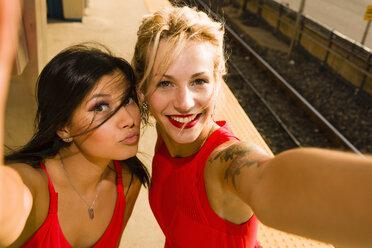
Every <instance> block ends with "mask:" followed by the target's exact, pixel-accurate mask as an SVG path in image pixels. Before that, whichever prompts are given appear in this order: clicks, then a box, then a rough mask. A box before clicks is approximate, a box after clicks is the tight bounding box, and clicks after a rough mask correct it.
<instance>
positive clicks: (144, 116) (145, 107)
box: [140, 102, 149, 124]
mask: <svg viewBox="0 0 372 248" xmlns="http://www.w3.org/2000/svg"><path fill="white" fill-rule="evenodd" d="M140 111H141V119H142V121H143V122H144V123H145V124H146V123H147V121H148V120H149V114H148V111H149V106H148V105H147V103H146V102H143V103H142V104H141V107H140Z"/></svg>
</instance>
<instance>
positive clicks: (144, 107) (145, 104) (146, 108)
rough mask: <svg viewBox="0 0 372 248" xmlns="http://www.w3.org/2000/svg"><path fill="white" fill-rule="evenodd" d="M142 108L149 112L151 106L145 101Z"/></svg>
mask: <svg viewBox="0 0 372 248" xmlns="http://www.w3.org/2000/svg"><path fill="white" fill-rule="evenodd" d="M141 108H142V110H143V111H144V112H147V111H148V110H149V106H148V105H147V103H146V102H143V103H142V104H141Z"/></svg>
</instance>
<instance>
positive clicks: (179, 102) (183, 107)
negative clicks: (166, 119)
mask: <svg viewBox="0 0 372 248" xmlns="http://www.w3.org/2000/svg"><path fill="white" fill-rule="evenodd" d="M194 97H195V96H194V93H193V92H192V91H191V90H190V89H189V88H188V87H186V86H184V87H179V88H178V89H177V94H176V95H175V99H174V107H175V109H176V110H177V111H179V112H181V113H185V112H187V111H189V110H190V109H191V108H192V107H194V105H195V99H194Z"/></svg>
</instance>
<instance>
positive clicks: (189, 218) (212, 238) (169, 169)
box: [149, 122, 261, 248]
mask: <svg viewBox="0 0 372 248" xmlns="http://www.w3.org/2000/svg"><path fill="white" fill-rule="evenodd" d="M217 124H218V125H219V126H220V128H219V129H218V130H216V131H215V132H214V133H213V134H212V135H211V136H210V137H209V138H208V140H207V141H206V142H205V143H204V145H203V147H202V148H201V149H200V150H199V152H198V153H196V154H194V155H192V156H190V157H186V158H172V157H171V156H170V155H169V152H168V150H167V147H166V145H165V143H164V142H163V140H162V139H161V137H160V136H159V138H158V141H157V144H156V148H155V156H154V158H153V164H152V182H151V187H150V195H149V198H150V205H151V209H152V211H153V213H154V215H155V217H156V219H157V221H158V223H159V225H160V227H161V229H162V231H163V232H164V234H165V237H166V243H165V247H166V248H176V247H177V248H179V247H185V248H186V247H187V248H197V247H203V248H206V247H208V248H209V247H214V248H215V247H226V248H227V247H228V248H237V247H239V248H242V247H245V248H254V247H255V248H258V247H261V246H260V245H259V244H258V243H257V240H256V235H257V224H258V222H257V218H256V217H255V216H254V215H253V216H252V217H251V218H250V219H249V220H248V221H247V222H246V223H244V224H241V225H236V224H232V223H230V222H228V221H226V220H223V219H222V218H220V217H219V216H218V215H217V214H216V213H215V212H214V211H213V210H212V208H211V206H210V205H209V202H208V198H207V194H206V191H205V185H204V166H205V163H206V161H207V159H208V157H209V155H210V154H211V152H212V151H213V150H214V149H215V148H216V147H218V146H219V145H221V144H223V143H225V142H227V141H229V140H238V138H236V137H235V136H234V135H233V133H232V132H231V130H230V129H229V127H228V125H227V124H226V122H217Z"/></svg>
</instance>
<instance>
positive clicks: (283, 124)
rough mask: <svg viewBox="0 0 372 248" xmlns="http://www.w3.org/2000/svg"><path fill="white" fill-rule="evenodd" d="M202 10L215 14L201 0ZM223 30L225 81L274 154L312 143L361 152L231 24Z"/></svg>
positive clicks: (197, 1)
mask: <svg viewBox="0 0 372 248" xmlns="http://www.w3.org/2000/svg"><path fill="white" fill-rule="evenodd" d="M193 2H194V3H197V4H198V5H199V7H202V8H203V9H205V10H206V12H208V13H210V14H211V15H214V17H215V18H216V19H219V17H218V16H217V15H216V14H215V13H213V11H212V10H211V9H210V8H209V7H208V6H207V5H206V4H205V3H204V2H203V1H201V0H194V1H193ZM225 29H226V31H227V34H228V37H227V42H226V44H227V49H228V50H229V51H230V52H231V55H230V58H229V74H228V76H227V80H226V81H227V84H228V85H229V87H230V89H231V90H232V91H233V93H234V94H235V96H236V97H237V99H238V101H239V102H240V104H241V105H242V107H243V108H244V110H245V111H246V113H247V114H248V116H249V117H250V118H251V120H252V122H253V123H254V125H255V126H256V128H257V129H258V131H259V132H260V133H261V135H262V136H263V137H264V139H265V141H266V142H267V144H268V145H269V146H270V148H271V149H272V150H273V152H274V153H279V152H281V151H283V150H287V149H290V148H294V147H301V146H315V147H324V148H333V149H341V150H349V151H353V152H355V153H358V154H361V152H360V151H359V150H358V149H357V148H356V147H355V146H354V145H353V144H352V142H350V141H349V140H348V139H347V138H346V137H345V136H344V135H343V134H342V133H341V132H340V131H339V130H337V128H336V127H334V126H333V125H332V124H331V122H330V121H328V120H327V118H325V117H324V116H323V115H322V114H321V113H320V112H319V111H318V110H317V109H316V108H315V107H313V106H312V105H311V104H310V103H309V102H308V101H307V100H306V99H305V97H303V96H302V95H301V94H300V93H299V92H297V91H296V90H295V89H294V88H293V87H292V86H291V85H290V84H289V83H288V82H287V81H286V80H285V79H284V78H283V77H282V76H281V75H280V74H279V73H278V72H276V71H275V70H274V69H273V68H272V67H271V66H270V65H269V64H268V63H267V62H266V61H265V60H264V59H263V58H262V57H261V56H260V55H259V54H257V53H256V52H255V51H254V50H253V49H252V48H251V47H250V46H249V45H248V44H247V43H246V42H245V41H244V40H243V39H241V37H240V35H238V34H237V33H236V32H235V31H234V30H233V29H232V28H231V27H229V26H228V25H225Z"/></svg>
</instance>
